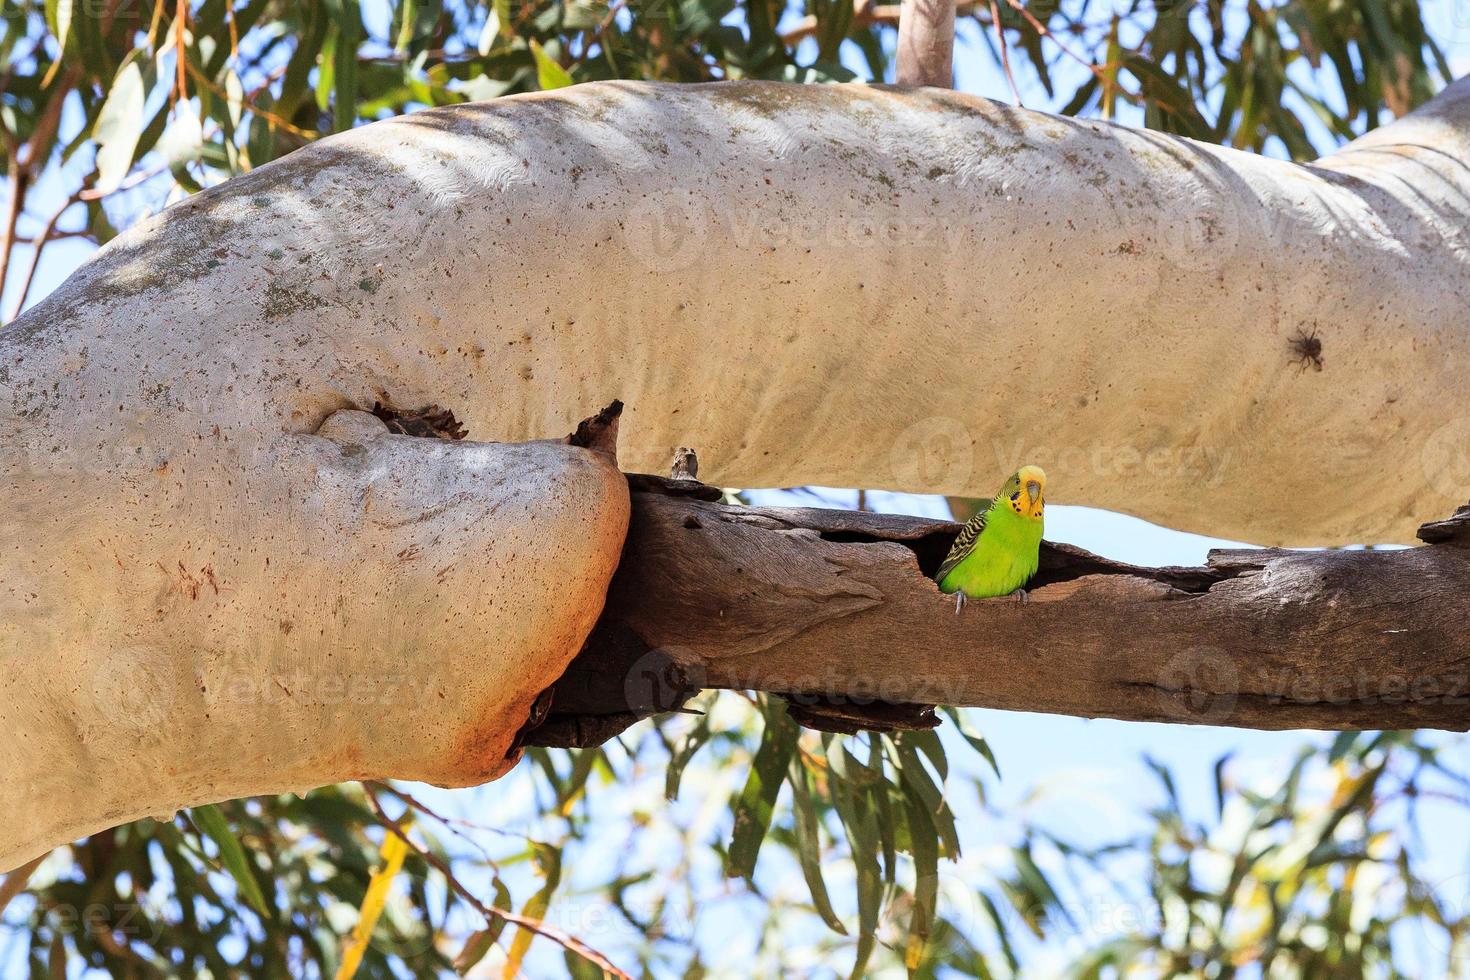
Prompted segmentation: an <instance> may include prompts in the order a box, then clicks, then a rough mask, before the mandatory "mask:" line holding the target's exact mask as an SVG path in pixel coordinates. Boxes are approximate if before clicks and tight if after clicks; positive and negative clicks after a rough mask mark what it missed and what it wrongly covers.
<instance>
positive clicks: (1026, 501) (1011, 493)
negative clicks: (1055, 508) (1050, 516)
mask: <svg viewBox="0 0 1470 980" xmlns="http://www.w3.org/2000/svg"><path fill="white" fill-rule="evenodd" d="M1001 496H1002V497H1003V498H1004V499H1005V501H1006V503H1007V504H1009V505H1010V508H1011V510H1013V511H1015V512H1016V513H1017V514H1019V515H1021V516H1022V517H1026V518H1029V519H1031V520H1033V521H1039V520H1041V518H1042V511H1043V510H1044V509H1045V507H1046V473H1045V472H1044V471H1043V470H1042V468H1041V467H1040V466H1023V467H1021V468H1020V469H1019V470H1017V471H1016V472H1015V474H1014V475H1013V476H1012V477H1011V478H1010V479H1009V480H1007V481H1006V485H1005V489H1003V490H1002V491H1001Z"/></svg>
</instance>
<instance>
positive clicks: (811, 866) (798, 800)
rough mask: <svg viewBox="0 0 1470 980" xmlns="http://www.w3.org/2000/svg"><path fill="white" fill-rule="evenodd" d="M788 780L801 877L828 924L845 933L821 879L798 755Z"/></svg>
mask: <svg viewBox="0 0 1470 980" xmlns="http://www.w3.org/2000/svg"><path fill="white" fill-rule="evenodd" d="M786 781H787V782H789V783H790V784H791V799H792V809H793V810H794V811H795V821H794V823H795V825H796V857H797V860H798V862H799V863H800V864H801V874H802V877H803V878H805V879H806V887H807V890H808V891H809V892H811V896H812V904H813V905H814V906H816V909H817V914H818V915H820V916H821V917H822V921H823V922H825V923H827V927H828V928H829V929H831V930H832V931H833V932H836V933H839V934H840V935H843V936H845V935H847V929H845V928H844V927H843V925H842V920H841V919H839V918H838V917H837V913H836V912H834V911H833V910H832V900H831V898H830V897H829V896H828V894H827V883H826V882H825V881H824V880H823V879H822V838H821V830H820V823H819V821H818V820H817V809H816V805H815V803H814V802H813V800H812V789H811V774H810V773H809V772H807V768H806V764H805V763H804V762H803V761H802V760H801V757H800V756H796V755H794V756H793V757H792V759H791V765H790V769H789V771H788V773H787V779H786Z"/></svg>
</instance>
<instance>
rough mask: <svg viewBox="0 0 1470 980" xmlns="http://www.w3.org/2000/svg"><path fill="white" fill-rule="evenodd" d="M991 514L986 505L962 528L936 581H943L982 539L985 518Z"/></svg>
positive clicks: (941, 566) (936, 576)
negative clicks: (981, 533)
mask: <svg viewBox="0 0 1470 980" xmlns="http://www.w3.org/2000/svg"><path fill="white" fill-rule="evenodd" d="M991 504H992V506H993V505H994V501H991ZM989 514H990V508H989V507H986V508H985V509H984V510H982V511H980V512H979V513H978V514H976V515H975V516H974V517H972V518H970V520H969V521H968V522H967V523H966V524H965V526H964V527H963V528H961V529H960V536H959V537H957V538H955V539H954V544H953V545H951V546H950V549H949V554H948V555H947V556H946V557H945V559H944V563H943V564H941V565H940V566H939V571H938V572H937V573H935V575H934V581H936V582H943V581H944V577H945V576H946V575H948V574H949V573H950V572H952V571H954V567H955V566H956V565H958V564H959V563H960V562H962V561H964V560H965V556H966V555H968V554H969V553H970V551H971V549H973V548H974V547H975V542H976V541H978V540H980V532H981V531H983V530H985V518H986V517H987V516H989Z"/></svg>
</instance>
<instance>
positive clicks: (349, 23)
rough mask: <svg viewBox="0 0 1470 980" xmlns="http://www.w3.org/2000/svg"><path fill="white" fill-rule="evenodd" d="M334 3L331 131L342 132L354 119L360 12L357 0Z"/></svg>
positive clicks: (360, 38)
mask: <svg viewBox="0 0 1470 980" xmlns="http://www.w3.org/2000/svg"><path fill="white" fill-rule="evenodd" d="M330 5H331V6H333V7H337V8H338V10H337V11H336V20H337V43H336V44H335V45H333V47H332V60H333V65H332V73H333V88H334V89H335V92H334V96H335V98H334V99H333V104H332V131H333V132H334V133H341V132H345V131H347V130H349V129H351V128H352V124H353V123H354V122H356V121H357V48H358V46H359V45H360V44H361V43H362V12H361V10H359V9H358V4H357V0H330Z"/></svg>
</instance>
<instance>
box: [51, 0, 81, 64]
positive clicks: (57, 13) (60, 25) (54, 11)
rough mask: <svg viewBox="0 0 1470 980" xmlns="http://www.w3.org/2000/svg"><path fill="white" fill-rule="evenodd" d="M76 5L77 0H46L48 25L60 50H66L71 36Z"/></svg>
mask: <svg viewBox="0 0 1470 980" xmlns="http://www.w3.org/2000/svg"><path fill="white" fill-rule="evenodd" d="M75 7H76V0H46V26H47V27H50V28H51V36H52V37H54V38H56V49H57V50H58V51H62V52H64V51H65V50H66V42H67V39H68V38H69V37H70V36H71V21H72V12H73V10H75ZM61 57H64V55H63V56H61ZM58 60H59V59H58Z"/></svg>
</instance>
